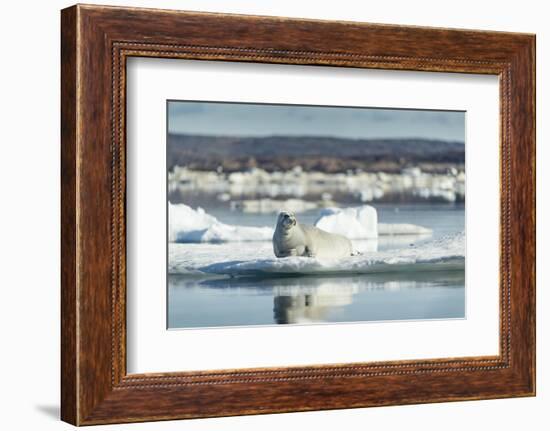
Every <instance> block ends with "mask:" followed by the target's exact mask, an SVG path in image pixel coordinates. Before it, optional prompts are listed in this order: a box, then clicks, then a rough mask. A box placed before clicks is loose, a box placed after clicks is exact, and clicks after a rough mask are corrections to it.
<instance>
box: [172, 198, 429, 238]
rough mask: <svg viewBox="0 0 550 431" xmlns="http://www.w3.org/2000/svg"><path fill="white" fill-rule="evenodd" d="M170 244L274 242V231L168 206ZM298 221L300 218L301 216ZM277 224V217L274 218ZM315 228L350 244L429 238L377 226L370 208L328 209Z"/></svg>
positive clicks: (402, 227) (412, 228)
mask: <svg viewBox="0 0 550 431" xmlns="http://www.w3.org/2000/svg"><path fill="white" fill-rule="evenodd" d="M168 213H169V241H170V242H179V243H223V242H236V241H241V242H244V241H271V238H272V237H273V228H272V227H251V226H237V225H230V224H226V223H222V222H221V221H219V220H218V219H217V218H216V217H214V216H212V215H210V214H208V213H206V212H205V211H204V209H202V208H200V207H199V208H197V209H193V208H191V207H189V206H187V205H185V204H172V203H168ZM298 220H299V216H298ZM274 222H275V216H274ZM315 226H317V227H318V228H319V229H323V230H325V231H327V232H331V233H338V234H340V235H344V236H345V237H347V238H349V239H351V240H365V239H376V238H377V237H378V236H379V235H429V234H431V233H432V231H431V230H430V229H427V228H425V227H422V226H417V225H414V224H405V223H398V224H387V223H378V215H377V212H376V209H375V208H374V207H372V206H370V205H362V206H359V207H352V208H325V209H323V210H321V211H320V213H319V218H318V219H317V221H316V222H315Z"/></svg>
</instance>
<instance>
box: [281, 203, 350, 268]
mask: <svg viewBox="0 0 550 431" xmlns="http://www.w3.org/2000/svg"><path fill="white" fill-rule="evenodd" d="M273 251H274V252H275V256H277V257H288V256H307V257H316V258H319V259H339V258H343V257H347V256H353V249H352V245H351V241H350V240H349V239H347V238H346V237H345V236H343V235H338V234H334V233H329V232H326V231H324V230H322V229H319V228H317V227H315V226H308V225H303V224H300V223H298V220H297V219H296V216H295V215H294V214H292V213H289V212H286V211H282V212H280V213H279V215H278V217H277V226H276V228H275V233H274V234H273Z"/></svg>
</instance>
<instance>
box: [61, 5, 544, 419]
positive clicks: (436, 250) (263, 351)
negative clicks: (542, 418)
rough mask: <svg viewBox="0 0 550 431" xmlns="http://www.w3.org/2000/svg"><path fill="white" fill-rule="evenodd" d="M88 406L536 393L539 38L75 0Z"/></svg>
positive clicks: (69, 201) (70, 337) (71, 366)
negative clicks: (139, 7) (164, 8)
mask: <svg viewBox="0 0 550 431" xmlns="http://www.w3.org/2000/svg"><path fill="white" fill-rule="evenodd" d="M61 17H62V26H61V49H62V64H61V71H62V94H61V102H62V103H61V107H62V109H61V111H62V112H61V118H62V152H61V163H62V183H61V191H62V238H61V241H62V286H61V291H62V326H61V332H62V333H61V339H62V345H61V351H62V364H61V366H62V373H61V374H62V382H61V386H62V387H61V393H62V394H61V396H62V399H61V414H62V419H63V420H65V421H67V422H69V423H72V424H75V425H91V424H105V423H119V422H138V421H153V420H166V419H179V418H198V417H213V416H230V415H243V414H260V413H275V412H290V411H308V410H322V409H341V408H354V407H370V406H383V405H396V404H414V403H431V402H442V401H456V400H476V399H490V398H503V397H518V396H533V395H534V394H535V126H534V125H535V105H534V101H535V76H534V73H535V72H534V71H535V36H534V35H530V34H517V33H504V32H487V31H473V30H451V29H439V28H423V27H403V26H391V25H379V24H366V23H353V22H331V21H315V20H297V19H287V18H278V17H255V16H241V15H221V14H212V13H197V12H179V11H168V10H152V9H134V8H119V7H104V6H93V5H77V6H73V7H70V8H68V9H64V10H63V11H62V14H61Z"/></svg>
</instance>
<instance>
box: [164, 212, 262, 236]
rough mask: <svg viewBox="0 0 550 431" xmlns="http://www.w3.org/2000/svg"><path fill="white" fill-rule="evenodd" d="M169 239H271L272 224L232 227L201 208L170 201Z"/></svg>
mask: <svg viewBox="0 0 550 431" xmlns="http://www.w3.org/2000/svg"><path fill="white" fill-rule="evenodd" d="M168 214H169V215H168V217H169V240H170V242H187V243H199V242H212V243H220V242H229V241H271V238H272V237H273V229H272V228H270V227H250V226H233V225H229V224H225V223H222V222H220V221H219V220H218V219H217V218H216V217H214V216H212V215H210V214H207V213H206V212H205V211H204V210H203V209H202V208H197V209H193V208H191V207H189V206H187V205H185V204H172V203H168Z"/></svg>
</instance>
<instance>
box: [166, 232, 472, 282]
mask: <svg viewBox="0 0 550 431" xmlns="http://www.w3.org/2000/svg"><path fill="white" fill-rule="evenodd" d="M180 247H181V246H180ZM211 247H214V246H213V245H212V246H211ZM246 247H247V248H248V249H249V250H248V253H247V254H245V255H243V254H242V252H241V253H239V257H240V259H232V260H230V259H231V255H230V253H228V255H227V256H226V258H225V259H223V258H221V259H220V257H219V256H218V258H217V260H216V261H214V262H213V259H212V254H211V253H208V252H207V251H206V250H203V252H204V253H205V254H204V255H203V256H199V255H197V254H196V253H193V254H192V258H191V255H189V256H188V257H187V258H185V257H183V256H182V255H180V253H179V252H178V250H177V249H175V248H172V249H171V250H170V267H169V272H170V273H172V274H178V273H179V274H182V273H183V274H189V273H193V272H194V273H197V274H217V275H229V276H280V275H290V274H300V275H313V274H367V273H387V272H396V271H399V272H404V271H415V272H416V271H450V270H463V269H464V254H465V246H464V233H463V232H462V233H459V234H456V235H452V236H447V237H443V238H439V239H437V240H432V241H427V242H424V243H421V244H419V245H416V246H414V245H413V246H409V247H402V248H399V249H392V250H385V251H379V252H366V253H363V254H361V255H358V256H350V257H349V258H344V259H339V260H319V259H315V258H308V257H287V258H282V259H278V258H275V257H271V256H272V255H270V251H269V248H268V245H267V244H263V245H262V246H261V247H256V244H250V245H248V246H246ZM226 251H227V250H226ZM243 257H244V259H243Z"/></svg>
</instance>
